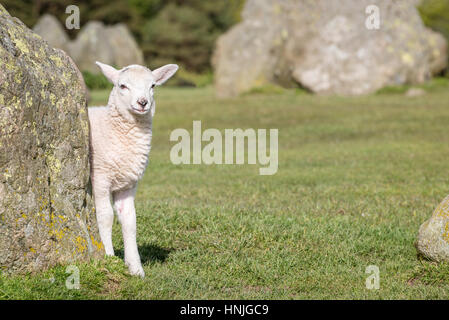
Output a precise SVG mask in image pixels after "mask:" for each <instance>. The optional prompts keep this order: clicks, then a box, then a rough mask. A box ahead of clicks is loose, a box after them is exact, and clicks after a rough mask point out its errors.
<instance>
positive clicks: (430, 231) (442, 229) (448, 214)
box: [415, 196, 449, 262]
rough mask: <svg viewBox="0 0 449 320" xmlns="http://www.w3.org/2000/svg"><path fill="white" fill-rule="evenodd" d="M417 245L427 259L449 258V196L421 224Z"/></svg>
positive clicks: (446, 259)
mask: <svg viewBox="0 0 449 320" xmlns="http://www.w3.org/2000/svg"><path fill="white" fill-rule="evenodd" d="M415 247H416V249H417V250H418V253H420V254H421V255H423V256H424V257H426V258H427V259H430V260H433V261H437V262H440V261H448V260H449V196H447V197H446V198H445V199H444V200H443V201H442V202H441V203H440V204H439V205H438V207H437V208H436V209H435V211H434V212H433V214H432V217H431V218H430V219H429V220H427V221H426V222H424V223H423V224H422V225H421V227H420V228H419V232H418V239H417V241H416V243H415Z"/></svg>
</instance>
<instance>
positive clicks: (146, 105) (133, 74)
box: [116, 66, 156, 115]
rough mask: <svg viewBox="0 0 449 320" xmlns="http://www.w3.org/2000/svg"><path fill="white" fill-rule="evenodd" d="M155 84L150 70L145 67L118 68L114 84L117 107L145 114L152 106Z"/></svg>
mask: <svg viewBox="0 0 449 320" xmlns="http://www.w3.org/2000/svg"><path fill="white" fill-rule="evenodd" d="M155 86H156V81H155V79H154V77H153V74H152V72H151V71H150V70H149V69H147V68H145V67H141V66H130V67H127V68H124V69H122V70H120V73H119V77H118V81H117V84H116V90H117V93H118V94H117V99H118V103H117V107H119V108H122V109H126V110H127V111H129V112H131V113H134V114H137V115H144V114H147V113H148V112H150V110H151V108H154V87H155ZM122 111H125V110H122Z"/></svg>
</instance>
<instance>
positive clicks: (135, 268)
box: [113, 188, 145, 277]
mask: <svg viewBox="0 0 449 320" xmlns="http://www.w3.org/2000/svg"><path fill="white" fill-rule="evenodd" d="M135 192H136V188H132V189H129V190H123V191H117V192H114V193H113V200H114V208H115V210H116V211H117V216H118V219H119V221H120V224H121V225H122V234H123V243H124V247H125V263H126V265H128V268H129V272H130V273H131V274H133V275H138V276H141V277H144V276H145V272H144V271H143V268H142V264H141V262H140V256H139V251H138V249H137V241H136V209H135V207H134V196H135Z"/></svg>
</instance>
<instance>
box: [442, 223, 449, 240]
mask: <svg viewBox="0 0 449 320" xmlns="http://www.w3.org/2000/svg"><path fill="white" fill-rule="evenodd" d="M441 237H442V238H443V240H444V241H445V242H446V243H449V221H447V222H446V224H445V225H444V230H443V234H442V235H441Z"/></svg>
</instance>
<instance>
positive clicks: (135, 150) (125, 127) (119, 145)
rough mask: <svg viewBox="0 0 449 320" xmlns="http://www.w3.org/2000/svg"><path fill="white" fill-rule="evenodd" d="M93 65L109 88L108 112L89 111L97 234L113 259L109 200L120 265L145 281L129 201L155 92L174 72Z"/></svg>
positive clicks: (144, 159)
mask: <svg viewBox="0 0 449 320" xmlns="http://www.w3.org/2000/svg"><path fill="white" fill-rule="evenodd" d="M97 65H98V66H99V67H100V69H101V71H102V72H103V74H104V75H105V76H106V78H108V80H109V81H111V82H112V84H113V85H114V87H113V88H112V91H111V94H110V96H109V101H108V105H107V106H105V107H90V108H89V109H88V112H89V122H90V160H91V178H92V187H93V193H94V199H95V206H96V213H97V221H98V229H99V232H100V237H101V241H102V242H103V245H104V248H105V251H106V254H107V255H114V249H113V247H112V224H113V221H114V211H113V208H112V206H111V198H112V202H113V204H114V209H115V211H116V213H117V216H118V219H119V221H120V224H121V226H122V233H123V242H124V247H125V263H126V264H127V265H128V267H129V271H130V273H131V274H133V275H139V276H141V277H144V276H145V272H144V270H143V268H142V264H141V261H140V256H139V252H138V249H137V242H136V210H135V207H134V197H135V193H136V188H137V182H138V181H139V180H140V179H141V178H142V176H143V174H144V172H145V168H146V166H147V164H148V155H149V152H150V148H151V137H152V121H153V116H154V113H155V107H156V104H155V102H154V87H155V86H158V85H161V84H163V83H164V82H165V81H167V80H168V79H169V78H170V77H172V76H173V75H174V74H175V72H176V71H177V70H178V66H177V65H174V64H169V65H166V66H163V67H161V68H159V69H156V70H154V71H151V70H150V69H148V68H146V67H143V66H139V65H131V66H128V67H125V68H123V69H121V70H116V69H115V68H113V67H111V66H109V65H106V64H103V63H100V62H97ZM150 111H151V112H150Z"/></svg>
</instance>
